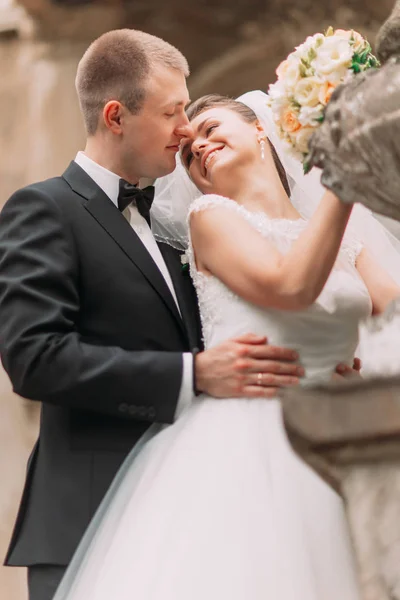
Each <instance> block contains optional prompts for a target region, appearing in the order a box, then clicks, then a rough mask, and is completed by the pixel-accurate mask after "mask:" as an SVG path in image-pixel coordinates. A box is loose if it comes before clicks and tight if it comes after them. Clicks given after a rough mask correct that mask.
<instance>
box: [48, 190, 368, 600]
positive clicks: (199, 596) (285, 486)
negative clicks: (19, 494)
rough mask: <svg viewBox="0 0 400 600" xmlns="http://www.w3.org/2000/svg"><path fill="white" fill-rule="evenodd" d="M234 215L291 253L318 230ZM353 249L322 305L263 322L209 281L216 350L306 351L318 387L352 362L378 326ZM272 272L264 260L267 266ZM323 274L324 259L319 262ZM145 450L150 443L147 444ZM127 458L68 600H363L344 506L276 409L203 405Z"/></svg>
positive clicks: (204, 294) (208, 321) (206, 297)
mask: <svg viewBox="0 0 400 600" xmlns="http://www.w3.org/2000/svg"><path fill="white" fill-rule="evenodd" d="M220 205H223V206H226V207H227V208H229V209H232V210H235V211H238V212H239V213H240V214H241V215H242V216H243V218H244V219H246V220H247V221H248V222H249V223H250V224H252V225H253V226H254V229H255V230H257V231H258V232H259V233H260V234H261V235H263V236H265V237H267V238H269V239H270V240H272V241H273V242H274V243H275V244H276V246H277V247H278V248H279V249H280V250H281V251H282V252H287V250H288V249H289V247H290V244H291V243H292V241H293V240H294V239H295V238H296V237H297V236H298V235H299V234H300V233H301V231H302V230H303V229H304V228H305V227H306V221H304V220H303V219H299V220H297V221H288V220H282V219H278V220H277V219H269V218H268V217H267V216H266V215H265V214H263V213H250V212H248V211H247V210H246V209H245V208H243V207H240V206H238V205H237V204H236V203H235V202H233V201H232V200H229V199H227V198H222V197H220V196H203V197H201V198H199V199H197V200H196V201H195V202H194V204H193V205H192V208H191V210H212V209H213V207H214V206H220ZM359 251H360V245H359V244H357V243H356V242H354V241H351V240H346V241H345V242H344V243H343V245H342V249H341V251H340V253H339V257H338V260H337V264H336V266H335V268H334V270H333V272H332V274H331V276H330V278H329V280H328V282H327V284H326V286H325V288H324V290H323V292H322V294H321V296H320V298H319V299H318V301H317V302H316V303H315V304H314V305H313V306H311V307H310V308H309V309H307V310H305V311H302V312H284V311H279V310H264V309H261V308H258V307H256V306H253V305H251V304H249V303H248V302H246V301H245V300H243V299H241V298H239V297H238V296H237V295H235V294H234V293H233V292H232V291H230V290H229V289H227V287H226V286H225V285H224V284H223V283H221V281H219V280H218V279H216V278H215V277H209V276H206V275H204V274H202V273H198V272H196V269H195V263H194V258H193V251H192V249H191V248H189V258H190V264H191V272H192V276H193V280H194V284H195V286H196V289H197V293H198V297H199V304H200V311H201V318H202V323H203V331H204V341H205V345H206V347H207V348H209V347H212V346H214V345H216V344H218V343H220V342H221V341H223V340H226V339H228V338H232V337H235V336H238V335H240V334H243V333H246V332H255V333H258V334H263V335H264V334H265V335H267V336H268V338H269V340H270V342H271V343H273V344H278V345H281V346H287V347H291V348H296V349H297V350H298V351H299V353H300V358H301V362H302V364H303V365H304V367H305V370H306V383H310V382H311V383H312V382H313V381H316V380H318V379H321V378H323V379H326V378H330V377H331V375H332V372H333V371H334V369H335V366H336V365H337V364H338V363H339V362H344V361H347V362H349V363H351V362H352V359H353V356H354V351H355V348H356V346H357V341H358V323H359V321H360V319H362V318H364V317H366V316H367V315H369V314H370V313H371V301H370V298H369V295H368V293H367V290H366V288H365V286H364V284H363V282H362V281H361V279H360V278H359V276H358V274H357V271H356V269H355V267H354V263H355V259H356V256H357V253H358V252H359ZM258 260H263V257H261V256H260V257H258ZM316 260H318V257H316ZM146 439H147V440H148V441H147V442H146ZM146 439H144V440H143V441H142V443H140V444H139V447H137V448H136V449H135V450H134V451H133V452H132V454H131V455H130V456H129V457H128V458H127V460H126V462H125V463H124V466H123V467H122V469H121V471H120V473H119V475H118V476H117V480H116V481H115V483H114V485H113V487H112V489H111V490H110V492H109V494H108V496H107V497H106V499H105V501H104V503H103V506H102V508H101V509H100V512H99V515H98V516H97V517H96V518H95V520H94V522H93V524H92V526H91V528H90V529H89V532H88V534H87V535H86V538H84V540H83V542H82V545H81V547H80V549H79V550H78V552H77V554H76V556H75V559H74V561H73V563H72V565H71V567H70V570H69V572H68V573H67V576H66V577H65V579H64V580H63V582H62V584H61V587H60V588H59V591H58V593H57V595H56V597H55V600H111V599H112V600H114V599H115V600H358V599H359V594H358V586H357V578H356V570H355V566H354V562H353V558H352V551H351V543H350V540H349V534H348V531H347V526H346V520H345V516H344V508H343V503H342V500H341V499H340V498H339V496H338V495H336V493H335V492H334V491H332V490H331V489H330V488H329V487H328V486H327V485H326V484H325V483H324V482H323V481H322V480H321V479H320V478H319V477H318V476H317V475H316V474H315V473H314V472H313V471H311V469H309V468H308V467H307V466H306V465H305V464H304V463H303V462H302V461H301V460H300V459H299V458H298V457H297V456H296V455H295V454H294V452H293V451H292V449H291V447H290V445H289V443H288V440H287V437H286V435H285V431H284V427H283V424H282V416H281V407H280V403H279V401H278V400H277V399H275V400H243V399H229V400H217V399H213V398H210V397H207V396H200V397H198V398H197V399H196V400H195V401H194V403H193V404H192V405H191V406H190V407H189V408H188V409H186V411H185V412H183V414H181V415H180V416H179V417H178V419H177V420H176V422H175V423H174V424H173V425H170V426H165V427H162V426H153V427H152V428H151V429H150V431H149V434H148V435H147V438H146Z"/></svg>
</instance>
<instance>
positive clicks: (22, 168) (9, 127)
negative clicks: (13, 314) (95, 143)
mask: <svg viewBox="0 0 400 600" xmlns="http://www.w3.org/2000/svg"><path fill="white" fill-rule="evenodd" d="M392 5H393V0H380V1H379V2H377V1H376V0H347V1H345V0H324V2H323V3H317V2H315V0H313V1H311V0H235V2H231V0H197V2H196V1H191V2H188V1H187V0H167V2H163V1H161V0H103V1H101V0H20V1H19V3H18V4H14V3H13V2H12V1H11V0H0V81H1V85H0V208H1V206H2V205H3V204H4V202H5V201H6V200H7V198H8V197H9V195H10V194H11V193H12V192H13V191H14V190H15V189H17V188H19V187H21V186H23V185H26V184H27V183H30V182H32V181H36V180H40V179H43V178H46V177H50V176H53V175H58V174H61V173H62V171H63V170H64V169H65V167H66V166H67V165H68V163H69V161H70V160H71V159H72V158H73V157H74V156H75V153H76V151H77V150H78V149H81V148H82V147H83V143H84V132H83V127H82V123H81V119H80V115H79V111H78V105H77V100H76V97H75V90H74V76H75V69H76V65H77V62H78V60H79V58H80V56H81V55H82V53H83V51H84V50H85V48H86V47H87V45H88V43H90V41H91V40H92V39H94V38H95V37H97V36H98V35H100V34H101V33H103V32H105V31H107V30H109V29H114V28H118V27H134V28H137V29H143V30H145V31H147V32H149V33H153V34H155V35H158V36H160V37H163V38H165V39H166V40H167V41H169V42H171V43H172V44H174V45H175V46H177V47H178V48H179V49H180V50H181V51H182V52H183V53H184V54H185V55H186V56H187V58H188V60H189V63H190V65H191V70H192V75H191V77H190V80H189V88H190V93H191V97H192V98H196V97H198V96H199V95H201V94H203V93H209V92H220V93H226V94H229V95H234V96H235V95H238V94H240V93H242V92H245V91H248V90H250V89H255V88H256V89H264V90H266V89H267V87H268V84H269V83H270V82H272V81H273V80H274V70H275V67H276V66H277V64H278V63H279V62H280V61H281V60H282V59H284V58H285V56H286V55H287V54H288V53H289V52H290V51H291V50H292V49H293V47H294V46H295V45H297V44H298V43H301V42H302V41H303V40H304V38H305V37H306V35H309V34H313V33H315V32H317V31H322V30H324V29H326V28H327V27H328V26H329V25H333V26H334V27H340V28H343V29H346V28H354V29H357V30H358V31H360V32H361V33H362V34H363V35H365V36H367V37H368V38H369V39H370V41H371V42H372V43H373V41H374V38H375V35H376V32H377V30H378V28H379V26H380V25H381V24H382V22H383V21H384V20H385V19H386V18H387V16H388V15H389V13H390V11H391V8H392ZM0 335H1V332H0ZM38 419H39V405H38V404H34V403H31V402H28V401H24V400H23V399H21V398H19V397H17V396H15V395H14V394H13V393H12V391H11V387H10V384H9V382H8V380H7V377H6V376H5V374H4V372H3V371H1V369H0V481H1V484H0V557H1V559H2V558H3V556H4V553H5V550H6V546H7V543H8V539H9V536H10V534H11V527H12V524H13V520H14V517H15V513H16V510H17V507H18V502H19V497H20V493H21V488H22V484H23V480H24V473H25V464H26V460H27V457H28V455H29V452H30V450H31V447H32V445H33V443H34V440H35V438H36V435H37V426H38ZM26 597H27V596H26V584H25V571H24V570H23V569H5V568H1V567H0V598H1V600H26Z"/></svg>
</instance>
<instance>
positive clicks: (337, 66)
mask: <svg viewBox="0 0 400 600" xmlns="http://www.w3.org/2000/svg"><path fill="white" fill-rule="evenodd" d="M353 53H354V51H353V48H352V46H351V45H350V44H349V42H348V40H346V39H345V38H343V37H340V36H330V37H327V38H325V39H324V42H323V44H322V46H320V47H319V48H318V51H317V56H316V58H314V60H313V61H312V66H313V67H314V68H315V70H316V72H317V73H318V74H321V75H322V76H325V77H326V76H328V75H329V79H330V81H332V83H333V82H337V81H339V80H340V79H341V78H342V77H344V76H345V74H346V71H347V70H348V69H349V68H350V66H351V59H352V57H353Z"/></svg>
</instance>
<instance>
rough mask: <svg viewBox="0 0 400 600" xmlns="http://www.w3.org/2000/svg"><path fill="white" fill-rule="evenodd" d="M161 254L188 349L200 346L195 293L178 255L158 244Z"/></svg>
mask: <svg viewBox="0 0 400 600" xmlns="http://www.w3.org/2000/svg"><path fill="white" fill-rule="evenodd" d="M158 247H159V248H160V251H161V254H162V255H163V258H164V260H165V264H166V265H167V267H168V271H169V273H170V275H171V279H172V283H173V284H174V289H175V292H176V296H177V299H178V303H179V308H180V311H181V314H182V318H183V321H184V323H185V325H186V329H187V334H188V338H189V343H190V348H195V347H199V346H200V345H201V342H200V337H201V333H200V332H201V326H200V317H199V312H198V306H197V298H196V293H195V291H194V288H193V285H192V283H191V279H190V275H189V273H188V272H186V273H183V272H182V264H181V259H180V254H179V252H178V251H177V250H174V248H172V247H171V246H169V245H168V244H163V243H158Z"/></svg>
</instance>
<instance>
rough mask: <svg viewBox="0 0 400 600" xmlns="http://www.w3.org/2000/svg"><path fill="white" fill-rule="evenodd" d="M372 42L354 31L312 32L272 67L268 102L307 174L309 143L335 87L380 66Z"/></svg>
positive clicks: (290, 148)
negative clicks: (275, 66)
mask: <svg viewBox="0 0 400 600" xmlns="http://www.w3.org/2000/svg"><path fill="white" fill-rule="evenodd" d="M379 66H380V64H379V61H378V59H377V58H376V57H375V56H374V55H373V54H372V53H371V46H370V45H369V43H368V42H367V40H365V39H364V38H363V37H362V36H361V35H360V34H359V33H357V31H353V30H350V31H345V30H343V29H336V31H334V30H333V28H332V27H330V28H329V29H328V30H327V31H326V33H324V34H323V33H317V34H315V35H313V36H310V37H308V38H307V39H306V41H305V42H304V43H303V44H301V46H298V47H297V48H296V49H295V51H294V52H292V53H291V54H289V56H288V57H287V59H286V60H284V61H283V62H282V63H281V64H280V65H279V67H278V68H277V70H276V74H277V77H278V80H277V81H276V83H274V84H272V85H270V86H269V90H268V104H269V106H270V107H271V109H272V113H273V117H274V121H275V124H276V126H277V132H278V135H279V137H280V138H281V139H283V140H284V141H285V142H286V143H287V149H288V150H289V151H290V153H291V154H294V155H295V156H297V158H299V159H300V160H301V162H302V163H303V168H304V171H305V172H307V171H308V170H309V169H308V166H307V155H308V142H309V140H310V137H311V135H312V134H313V132H314V131H315V129H316V128H317V127H318V126H319V124H320V123H322V121H323V120H324V109H325V107H326V105H327V104H328V102H329V99H330V97H331V95H332V92H333V90H334V89H335V88H336V87H337V86H338V85H339V84H341V83H344V82H346V81H347V80H348V79H349V78H350V77H352V76H353V75H354V74H356V73H361V72H362V71H365V70H367V69H370V68H377V67H379Z"/></svg>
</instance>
